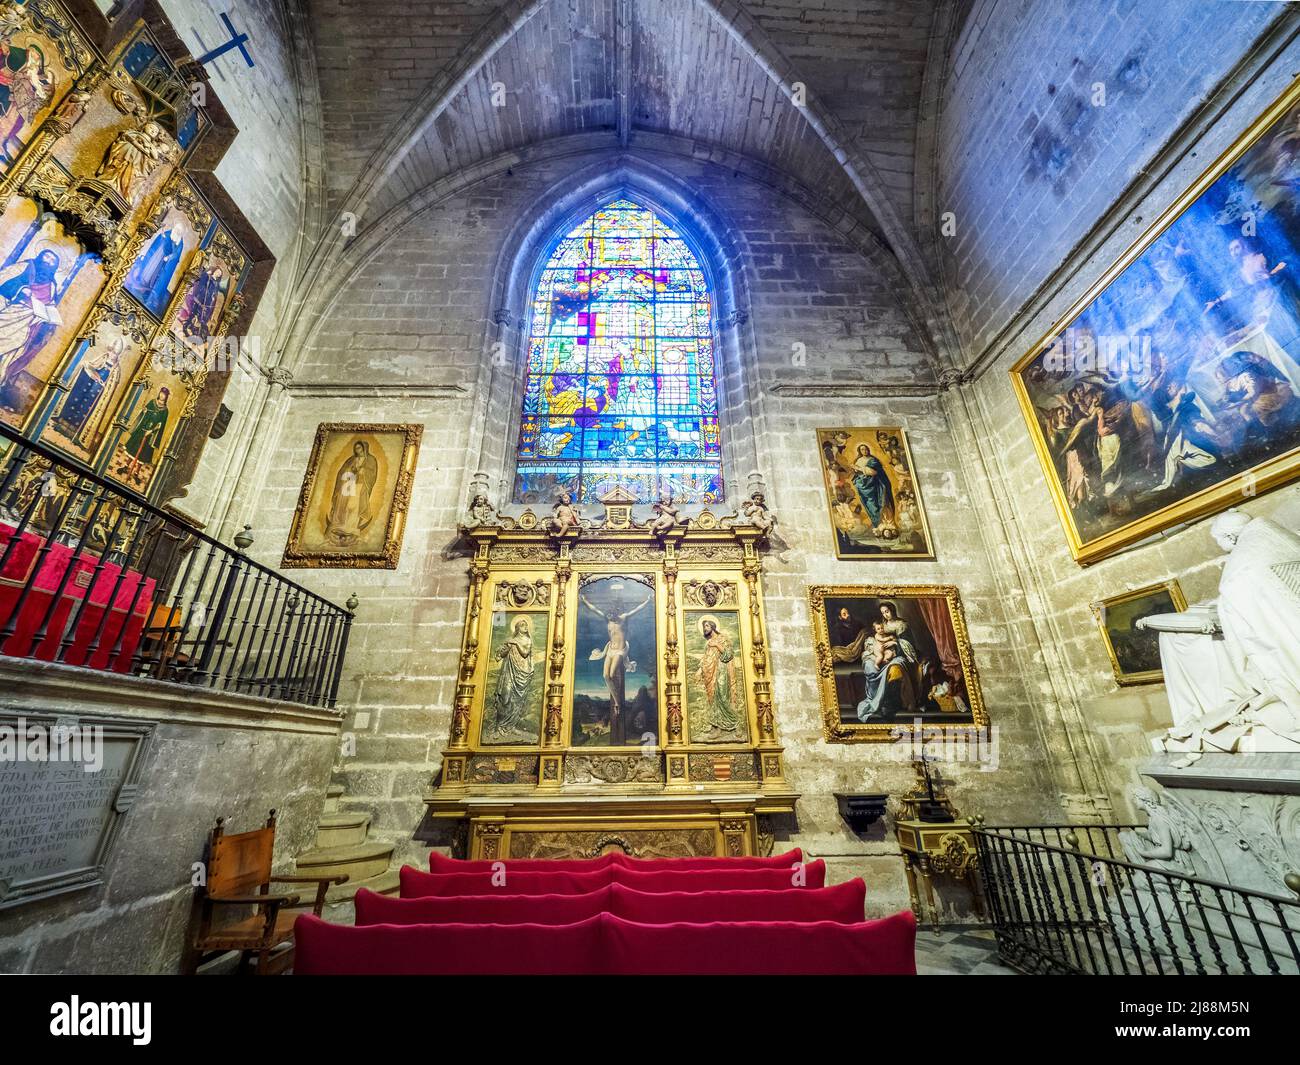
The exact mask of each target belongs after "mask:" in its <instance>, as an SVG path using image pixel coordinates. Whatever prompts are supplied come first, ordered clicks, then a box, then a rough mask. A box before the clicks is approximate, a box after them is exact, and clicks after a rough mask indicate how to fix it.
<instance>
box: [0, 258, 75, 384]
mask: <svg viewBox="0 0 1300 1065" xmlns="http://www.w3.org/2000/svg"><path fill="white" fill-rule="evenodd" d="M59 265H60V263H59V257H58V255H57V254H55V252H53V251H52V250H51V249H49V248H46V249H45V250H43V251H41V252H40V253H38V254H37V255H36V256H35V257H34V258H31V259H25V260H23V261H22V262H21V263H19V264H18V269H17V270H16V272H14V273H13V274H11V275H10V276H9V277H8V278H6V279H5V280H4V281H3V282H2V283H0V299H3V300H4V306H3V308H2V309H0V391H4V390H7V389H9V388H11V387H13V386H14V385H16V384H17V383H18V380H19V375H20V374H21V373H22V371H23V370H24V369H26V367H27V365H28V364H29V363H30V362H31V361H32V359H34V358H35V357H36V355H37V353H38V352H39V351H40V350H41V347H42V345H43V344H44V343H45V342H46V340H48V339H49V337H50V334H51V333H53V332H54V330H55V328H56V327H57V326H58V325H59V323H60V322H61V321H62V319H61V318H60V317H59V312H58V310H57V309H56V308H55V304H56V303H57V302H58V299H59V287H58V282H57V281H56V280H55V275H56V274H57V273H58V271H59Z"/></svg>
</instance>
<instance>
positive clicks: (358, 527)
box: [325, 440, 379, 547]
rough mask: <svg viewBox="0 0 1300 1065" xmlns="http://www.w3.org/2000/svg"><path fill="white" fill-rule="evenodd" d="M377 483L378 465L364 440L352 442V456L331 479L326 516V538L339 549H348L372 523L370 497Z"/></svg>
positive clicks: (372, 515)
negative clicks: (332, 479)
mask: <svg viewBox="0 0 1300 1065" xmlns="http://www.w3.org/2000/svg"><path fill="white" fill-rule="evenodd" d="M378 479H379V462H378V460H376V458H375V457H374V455H372V454H370V445H369V444H367V443H366V442H365V441H364V440H354V441H353V442H352V454H351V455H350V456H349V457H348V460H347V461H346V462H344V463H343V465H342V466H341V467H339V472H338V474H337V475H336V476H335V478H334V491H333V494H332V495H331V496H330V507H329V511H328V512H327V513H326V515H325V535H326V536H327V537H328V538H329V540H330V541H331V542H332V543H334V544H336V545H338V546H339V547H349V546H351V545H352V544H355V543H356V542H357V541H358V540H360V539H361V534H362V533H364V532H365V531H366V529H367V528H368V527H369V525H370V522H371V521H372V520H373V519H374V514H373V513H372V512H371V509H370V496H371V494H372V493H373V492H374V488H375V481H377V480H378Z"/></svg>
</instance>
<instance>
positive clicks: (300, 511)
mask: <svg viewBox="0 0 1300 1065" xmlns="http://www.w3.org/2000/svg"><path fill="white" fill-rule="evenodd" d="M423 434H424V426H422V425H414V424H413V425H376V424H370V423H361V424H357V423H351V422H324V423H322V424H321V425H319V426H318V427H317V429H316V439H315V442H314V443H313V444H312V449H311V458H310V459H308V461H307V475H306V477H304V478H303V482H302V490H301V491H300V492H299V495H298V507H297V509H296V510H295V511H294V514H293V523H292V524H291V525H290V527H289V542H288V544H287V545H286V546H285V549H284V558H283V559H282V560H281V563H280V564H281V565H282V566H285V567H306V568H346V569H396V568H397V559H398V556H399V555H400V553H401V550H402V534H403V532H404V531H405V528H406V515H407V510H408V509H409V507H410V504H411V484H412V481H413V480H414V477H415V460H416V458H417V456H418V455H419V451H420V438H421V437H422V436H423Z"/></svg>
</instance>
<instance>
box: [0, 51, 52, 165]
mask: <svg viewBox="0 0 1300 1065" xmlns="http://www.w3.org/2000/svg"><path fill="white" fill-rule="evenodd" d="M0 57H3V58H2V60H0V158H2V159H3V160H4V162H6V163H10V162H13V160H14V159H16V158H17V157H18V153H19V152H21V151H22V150H23V144H24V142H25V139H26V138H24V137H23V136H22V132H23V130H24V129H28V130H30V129H31V128H32V126H33V125H34V124H35V119H36V114H37V112H39V111H40V109H41V108H42V107H44V106H45V105H46V104H47V103H49V101H50V98H51V97H52V96H53V95H54V89H55V86H56V84H57V82H56V80H55V78H54V75H53V74H51V73H49V71H47V70H46V67H45V53H44V52H43V51H41V49H40V47H39V46H38V45H35V44H31V45H28V46H27V47H26V48H19V47H16V46H14V45H11V44H9V43H8V42H0Z"/></svg>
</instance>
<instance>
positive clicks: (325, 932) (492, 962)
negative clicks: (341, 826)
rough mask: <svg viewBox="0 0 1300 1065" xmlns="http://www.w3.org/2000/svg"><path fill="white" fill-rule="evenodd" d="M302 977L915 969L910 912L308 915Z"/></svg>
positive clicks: (300, 924) (300, 941)
mask: <svg viewBox="0 0 1300 1065" xmlns="http://www.w3.org/2000/svg"><path fill="white" fill-rule="evenodd" d="M294 935H295V940H296V943H297V955H296V960H295V963H294V971H295V972H296V973H298V974H300V975H304V976H312V975H341V974H352V975H419V976H453V975H467V976H479V975H501V976H523V975H538V976H540V975H547V976H561V975H580V974H593V975H622V974H627V975H670V974H698V975H705V976H743V975H831V976H850V975H888V976H910V975H914V974H915V973H916V963H915V960H914V954H913V949H914V946H915V939H916V919H915V918H914V917H913V916H912V914H911V913H909V912H906V911H904V912H902V913H898V914H895V915H894V916H892V917H887V918H885V919H884V920H879V921H865V922H863V923H861V924H856V925H843V924H835V923H832V922H829V921H818V922H814V923H807V924H799V923H794V922H781V921H777V922H768V921H762V922H711V923H707V924H685V923H674V924H665V925H645V924H638V923H636V922H634V921H626V920H624V919H622V918H620V917H615V916H613V915H612V914H608V913H604V914H599V915H597V916H595V917H590V918H588V919H586V920H584V921H577V922H575V923H573V924H567V925H554V926H549V925H538V924H516V925H502V924H479V925H469V924H416V925H392V924H378V925H365V926H361V927H355V928H350V927H348V926H346V925H334V924H328V923H327V922H325V921H322V920H320V919H319V918H317V917H314V916H312V915H310V914H307V915H304V916H302V917H299V918H298V920H297V923H296V924H295V929H294Z"/></svg>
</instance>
